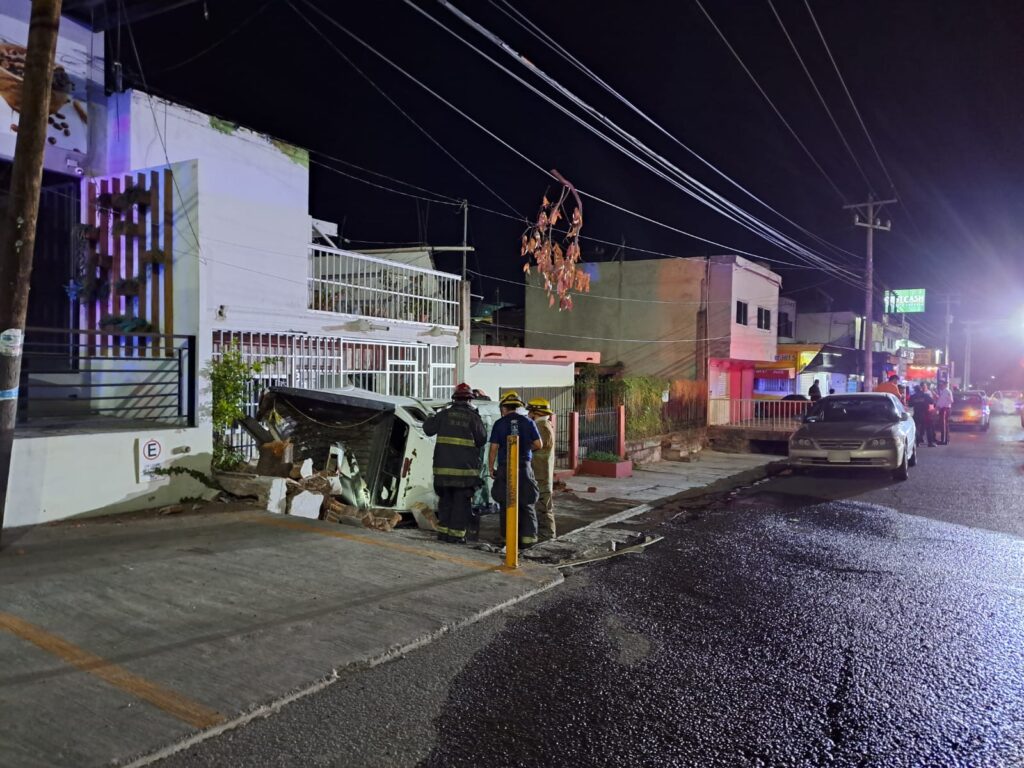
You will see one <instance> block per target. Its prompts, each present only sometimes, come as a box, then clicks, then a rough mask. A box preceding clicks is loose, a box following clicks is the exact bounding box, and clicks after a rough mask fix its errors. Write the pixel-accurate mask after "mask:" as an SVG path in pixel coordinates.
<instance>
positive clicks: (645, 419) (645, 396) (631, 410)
mask: <svg viewBox="0 0 1024 768" xmlns="http://www.w3.org/2000/svg"><path fill="white" fill-rule="evenodd" d="M622 389H623V397H622V400H623V405H625V406H626V438H627V439H629V440H642V439H644V438H647V437H655V436H656V435H660V434H662V433H663V432H664V431H665V428H664V424H663V422H662V405H663V404H662V395H663V394H664V392H665V390H666V389H668V382H667V381H665V380H664V379H659V378H656V377H654V376H627V377H626V378H624V379H622Z"/></svg>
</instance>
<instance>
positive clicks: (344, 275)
mask: <svg viewBox="0 0 1024 768" xmlns="http://www.w3.org/2000/svg"><path fill="white" fill-rule="evenodd" d="M307 281H308V284H309V308H310V309H312V310H316V311H318V312H331V313H334V314H341V315H355V316H357V317H367V318H380V319H382V320H396V321H401V322H407V323H417V324H420V325H429V326H440V327H442V328H458V327H459V295H460V290H459V283H460V282H461V280H460V279H459V277H458V276H457V275H452V274H449V273H447V272H439V271H437V270H434V269H424V268H423V267H414V266H412V265H410V264H400V263H398V262H394V261H390V260H388V259H381V258H376V257H373V256H366V255H364V254H361V253H352V252H350V251H339V250H336V249H334V248H325V247H322V246H310V249H309V274H308V277H307Z"/></svg>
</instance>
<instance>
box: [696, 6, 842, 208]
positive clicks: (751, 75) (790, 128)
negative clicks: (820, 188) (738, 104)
mask: <svg viewBox="0 0 1024 768" xmlns="http://www.w3.org/2000/svg"><path fill="white" fill-rule="evenodd" d="M693 1H694V2H695V3H696V4H697V7H698V8H700V10H701V13H703V14H704V16H705V17H707V20H708V21H709V22H710V23H711V26H712V27H714V29H715V32H717V33H718V36H719V37H720V38H722V42H723V43H725V47H726V48H728V49H729V51H730V52H731V53H732V55H733V57H734V58H735V59H736V61H737V62H739V65H740V67H742V69H743V71H744V72H746V73H747V77H749V78H750V81H751V82H752V83H753V84H754V86H755V87H756V88H757V90H758V91H759V92H760V94H761V95H762V96H763V97H764V99H765V101H767V102H768V105H769V106H770V107H771V108H772V111H773V112H775V114H776V116H777V117H778V118H779V120H781V121H782V124H783V125H784V126H786V130H788V131H789V133H790V134H791V135H792V136H793V138H794V139H796V142H797V144H799V145H800V148H801V149H803V151H804V153H805V154H806V155H807V157H809V158H810V159H811V162H812V163H814V167H815V168H817V169H818V172H819V173H821V175H822V176H823V177H824V179H825V181H827V182H828V183H829V185H830V186H831V187H832V189H833V190H835V193H836V194H837V195H839V199H840V200H842V201H843V202H844V203H845V202H846V196H845V195H843V193H842V191H841V190H840V189H839V187H838V186H836V183H835V182H834V181H832V177H831V176H829V175H828V174H827V173H826V172H825V169H824V168H822V167H821V163H819V162H818V160H817V158H816V157H815V156H814V155H813V154H811V150H809V149H808V148H807V145H806V144H804V142H803V139H801V138H800V136H799V135H798V134H797V132H796V131H795V130H793V126H791V125H790V124H789V121H788V120H786V118H785V117H783V115H782V112H780V111H779V108H778V107H776V106H775V102H774V101H772V99H771V97H770V96H769V95H768V93H767V92H766V91H765V89H764V88H762V87H761V84H760V83H759V82H758V81H757V78H756V77H754V73H753V72H751V71H750V69H749V68H748V67H747V65H746V64H745V63H744V62H743V59H742V58H740V55H739V53H737V52H736V49H735V48H733V47H732V43H730V42H729V39H728V38H727V37H726V36H725V33H724V32H722V30H721V29H720V28H719V26H718V25H717V24H716V23H715V20H714V19H713V18H711V14H710V13H708V12H707V10H706V9H705V8H704V6H703V4H701V2H700V0H693Z"/></svg>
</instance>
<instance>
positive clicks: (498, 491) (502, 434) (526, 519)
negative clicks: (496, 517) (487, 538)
mask: <svg viewBox="0 0 1024 768" xmlns="http://www.w3.org/2000/svg"><path fill="white" fill-rule="evenodd" d="M499 406H500V407H501V418H500V419H498V420H497V421H496V422H494V426H493V427H491V445H490V452H489V454H488V458H487V467H488V469H489V470H490V472H491V477H493V478H494V483H493V484H492V485H491V498H493V499H494V500H495V501H496V502H498V504H499V505H500V506H501V531H500V533H499V534H498V541H499V543H503V542H504V540H505V507H506V506H507V503H508V502H507V493H508V463H507V462H508V449H507V447H506V444H507V442H508V438H509V437H510V436H512V435H515V436H516V438H517V440H518V442H519V467H518V474H519V494H518V501H519V509H518V510H517V513H518V515H519V546H520V547H529V546H532V545H534V544H536V543H537V511H536V509H535V508H534V504H536V503H537V495H538V491H537V481H536V480H535V479H534V477H533V467H532V460H533V452H534V451H536V450H538V449H540V448H541V447H543V443H541V440H540V432H538V431H537V427H536V425H535V424H534V423H533V421H532V420H531V419H530V418H529V417H527V416H523V415H522V414H520V413H518V410H519V409H520V408H523V407H524V404H523V401H522V400H520V399H519V395H518V394H517V393H515V392H508V393H507V394H505V395H504V396H503V397H502V398H501V400H500V401H499Z"/></svg>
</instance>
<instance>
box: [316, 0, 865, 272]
mask: <svg viewBox="0 0 1024 768" xmlns="http://www.w3.org/2000/svg"><path fill="white" fill-rule="evenodd" d="M304 2H306V3H307V4H309V0H304ZM405 2H406V4H407V5H409V6H410V7H411V8H413V9H414V10H416V11H417V12H418V13H420V14H421V15H423V16H425V17H426V18H427V19H429V20H430V21H432V22H433V23H434V24H436V25H437V26H439V27H440V28H441V29H443V30H445V31H446V32H448V33H449V34H451V35H453V36H454V37H456V38H457V39H459V40H460V41H461V42H463V43H464V44H465V45H467V46H468V47H469V48H471V49H473V50H474V51H476V52H477V53H478V54H480V55H481V56H482V57H484V58H485V59H487V60H488V61H490V62H491V63H492V64H494V65H495V66H497V67H498V68H499V69H501V70H502V71H503V72H505V73H506V74H508V75H509V76H510V77H512V78H513V79H515V80H516V81H517V82H519V83H521V84H523V85H524V86H525V87H527V88H528V89H530V90H531V91H532V92H533V93H535V94H537V95H538V96H539V97H541V98H542V99H543V100H545V101H547V102H548V103H549V104H551V105H552V106H554V107H555V108H556V109H558V110H559V111H561V112H562V113H563V114H565V115H567V116H568V117H570V118H571V119H573V120H574V121H576V122H577V123H579V124H580V125H581V126H582V127H584V128H586V129H587V130H589V131H590V132H592V133H594V134H595V135H596V136H598V137H600V138H601V139H603V140H604V141H605V142H606V143H608V144H610V145H611V146H613V147H615V148H617V149H619V150H620V151H621V152H623V153H624V154H625V155H626V156H627V157H630V158H631V159H633V160H635V161H636V162H637V163H638V164H640V165H641V166H643V167H645V168H647V169H648V170H650V171H651V172H652V173H654V174H655V175H657V176H659V177H660V178H662V179H664V180H666V181H668V182H669V183H670V184H672V185H673V186H676V187H677V188H679V189H680V190H681V191H683V192H684V193H686V194H688V195H690V196H691V197H694V198H695V199H697V200H699V201H700V202H702V203H704V204H705V205H708V206H709V207H711V208H712V209H714V210H716V211H717V212H719V213H720V214H722V215H723V216H726V217H727V218H730V219H731V220H733V221H735V222H736V223H738V224H740V225H741V226H744V227H745V228H747V229H750V231H752V232H754V233H755V234H758V235H760V236H761V237H763V238H765V239H766V240H768V241H769V242H771V243H772V244H774V245H776V246H777V247H780V248H781V249H783V250H786V251H787V252H789V253H791V254H793V255H794V256H796V257H797V258H800V259H802V260H805V261H815V262H816V263H817V264H818V265H819V266H820V267H821V268H822V269H824V270H825V271H832V272H834V273H835V274H836V276H837V277H838V278H839V279H846V280H847V281H850V280H851V278H852V277H853V274H852V273H850V272H849V271H848V270H846V269H845V268H843V267H841V266H839V265H836V264H834V263H832V262H829V261H827V260H826V259H824V258H823V257H821V256H820V254H815V253H814V252H812V251H809V250H808V249H807V248H806V247H805V246H802V245H800V244H798V243H795V241H792V240H791V239H788V238H787V236H785V235H782V233H780V232H778V230H775V229H774V228H771V227H769V226H768V225H767V224H765V223H764V222H762V221H760V220H759V219H757V218H756V217H753V216H752V215H750V214H749V213H747V212H746V211H743V210H742V209H740V208H739V207H738V206H735V205H734V204H732V203H731V202H729V201H728V200H725V199H724V198H722V197H721V196H720V195H718V194H717V193H715V192H713V191H711V190H708V188H707V187H704V185H702V184H700V182H696V180H693V179H692V177H690V176H689V175H688V174H685V172H683V171H681V170H680V169H678V168H677V167H676V166H674V165H672V164H671V163H669V162H668V161H667V160H665V159H664V158H663V157H661V156H660V155H657V154H656V153H654V152H653V150H650V149H649V148H647V147H646V146H644V145H643V144H642V143H641V142H639V140H637V139H636V138H635V137H633V136H631V135H630V134H628V132H626V131H624V130H623V129H621V128H620V127H619V126H617V125H616V124H615V123H613V122H612V121H611V120H609V119H608V118H607V117H605V116H604V115H601V114H600V113H599V112H597V110H594V109H593V108H592V107H590V105H588V104H586V102H584V101H583V100H582V99H579V97H577V96H575V94H572V93H571V92H570V91H568V89H566V88H564V86H561V84H559V83H557V81H555V80H554V79H553V78H551V77H550V76H548V75H546V74H545V73H544V72H543V71H541V70H540V69H539V68H537V67H536V65H534V64H533V63H532V62H530V61H529V60H527V59H526V58H525V57H523V56H522V55H521V54H518V53H516V52H515V51H513V50H512V49H511V47H510V46H509V45H508V44H507V43H505V42H504V41H503V40H501V39H500V38H498V37H497V36H496V35H494V33H492V32H490V31H489V30H487V29H486V28H484V27H483V26H482V25H480V24H479V23H477V22H475V21H474V20H472V19H471V18H470V17H468V16H467V15H466V14H464V13H463V12H461V11H459V10H458V9H457V8H455V7H454V6H452V5H451V4H450V3H448V2H446V0H440V2H441V5H442V6H443V7H445V8H446V9H448V10H450V11H451V12H452V13H454V14H455V15H456V16H457V17H458V18H459V19H460V20H462V21H464V22H465V23H467V24H468V25H469V26H471V27H472V28H473V29H474V30H476V31H477V32H479V33H480V34H482V35H483V36H485V37H487V38H488V39H489V40H491V42H493V43H495V44H496V45H497V46H498V47H499V48H501V49H502V50H504V51H505V52H506V53H508V54H509V55H511V56H512V57H513V58H514V59H516V60H517V61H519V62H520V63H523V64H524V65H526V66H527V67H528V68H529V69H530V70H531V71H532V72H534V73H535V74H537V75H538V76H539V77H541V78H542V79H543V80H544V81H545V82H546V83H548V84H549V85H552V87H554V88H556V89H558V90H559V92H560V93H563V94H564V95H566V96H567V97H568V98H570V99H571V100H572V101H573V103H574V104H577V105H578V106H581V107H582V108H583V109H585V110H586V111H588V112H589V113H591V114H592V115H593V116H595V117H596V118H598V119H600V120H601V122H602V123H603V124H604V125H605V126H606V127H609V128H610V129H612V130H613V131H614V132H616V133H617V134H618V135H619V136H621V137H623V138H625V139H626V140H628V141H630V142H631V143H633V144H634V146H636V147H638V148H639V149H640V150H641V151H643V152H645V153H646V154H647V155H648V156H650V157H651V158H653V159H654V160H655V161H656V162H658V163H659V164H661V165H662V166H664V167H665V168H667V169H669V171H670V172H671V173H673V174H674V175H676V176H678V177H679V178H682V179H684V180H685V181H688V182H690V183H692V184H694V185H695V186H697V187H698V188H701V187H703V190H707V195H708V197H712V198H717V199H718V200H720V201H722V202H723V203H724V204H725V206H726V207H727V208H729V210H723V209H722V207H720V206H719V205H717V204H716V203H715V202H712V201H709V200H708V199H706V198H704V197H702V195H701V194H700V193H699V192H694V191H693V189H691V188H688V187H686V186H684V185H683V184H682V183H680V181H679V180H678V178H672V177H670V176H669V175H667V174H666V173H665V172H664V171H663V170H661V169H659V168H655V167H654V166H652V165H651V164H650V163H649V162H647V161H645V160H643V159H642V158H640V157H638V156H637V155H636V154H635V153H633V152H631V151H630V150H628V149H626V148H625V147H623V146H622V145H621V144H619V143H618V142H616V141H615V140H614V139H612V138H610V137H609V136H607V135H606V134H603V133H601V132H600V131H598V130H597V129H596V128H595V127H594V126H592V125H590V124H589V123H587V122H586V121H584V120H582V118H580V117H579V116H578V115H576V114H575V113H573V112H571V111H570V110H568V109H567V108H566V107H565V106H564V105H562V104H559V103H558V102H557V101H555V100H554V99H552V98H551V97H550V96H548V95H547V94H545V93H543V92H541V91H540V90H538V89H537V88H536V87H534V86H533V85H531V84H529V83H527V82H526V81H525V80H523V79H522V78H520V77H519V76H518V75H516V74H515V73H513V72H511V71H510V70H509V69H508V68H506V67H504V66H503V65H502V64H500V63H499V62H497V61H496V60H495V59H493V58H492V57H490V56H489V55H487V54H486V53H484V52H483V51H482V50H480V49H479V48H478V47H476V46H474V45H473V44H472V43H470V42H469V41H467V40H465V38H463V37H461V36H460V35H459V34H458V33H456V32H454V31H453V30H451V29H449V28H448V27H446V26H445V25H444V24H442V23H441V22H439V21H438V20H437V19H435V18H434V17H432V16H431V15H430V14H428V13H426V12H425V11H423V9H421V8H419V7H418V6H417V5H416V4H415V3H413V2H411V0H405ZM844 273H845V274H844Z"/></svg>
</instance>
